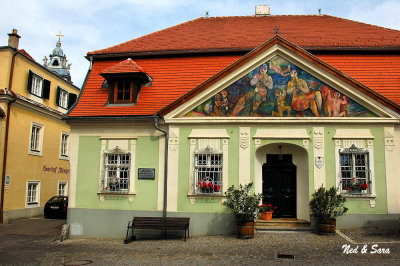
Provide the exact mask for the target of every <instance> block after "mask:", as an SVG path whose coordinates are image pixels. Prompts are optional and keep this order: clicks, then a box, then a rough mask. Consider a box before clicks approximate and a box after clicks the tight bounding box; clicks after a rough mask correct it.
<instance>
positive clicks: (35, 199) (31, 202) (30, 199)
mask: <svg viewBox="0 0 400 266" xmlns="http://www.w3.org/2000/svg"><path fill="white" fill-rule="evenodd" d="M33 187H34V188H35V190H32V188H33ZM32 191H34V192H35V193H34V195H32ZM25 201H26V207H28V208H32V207H38V206H40V181H27V182H26V197H25Z"/></svg>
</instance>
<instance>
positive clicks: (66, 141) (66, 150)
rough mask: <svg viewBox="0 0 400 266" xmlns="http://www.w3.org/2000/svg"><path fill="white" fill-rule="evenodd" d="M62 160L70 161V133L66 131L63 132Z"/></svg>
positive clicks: (61, 144)
mask: <svg viewBox="0 0 400 266" xmlns="http://www.w3.org/2000/svg"><path fill="white" fill-rule="evenodd" d="M60 159H64V160H68V159H69V133H67V132H64V131H62V132H61V140H60Z"/></svg>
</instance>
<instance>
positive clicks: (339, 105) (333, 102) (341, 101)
mask: <svg viewBox="0 0 400 266" xmlns="http://www.w3.org/2000/svg"><path fill="white" fill-rule="evenodd" d="M332 92H333V96H332ZM325 104H326V110H327V115H328V116H346V113H347V112H346V109H345V108H344V107H345V106H346V105H347V104H348V101H347V97H346V96H344V95H343V98H342V97H341V94H340V92H338V91H332V90H329V91H328V95H327V98H326V100H325Z"/></svg>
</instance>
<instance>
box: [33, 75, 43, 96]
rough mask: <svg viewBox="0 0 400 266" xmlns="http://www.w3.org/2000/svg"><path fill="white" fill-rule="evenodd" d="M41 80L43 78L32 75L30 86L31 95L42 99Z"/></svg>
mask: <svg viewBox="0 0 400 266" xmlns="http://www.w3.org/2000/svg"><path fill="white" fill-rule="evenodd" d="M43 80H44V78H42V77H40V76H38V75H36V74H34V73H33V74H32V85H31V93H32V94H34V95H36V96H38V97H42V88H43Z"/></svg>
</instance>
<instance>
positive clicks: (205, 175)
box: [194, 149, 222, 194]
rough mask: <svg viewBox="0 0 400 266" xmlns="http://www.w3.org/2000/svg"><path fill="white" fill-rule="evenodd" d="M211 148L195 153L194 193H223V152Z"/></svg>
mask: <svg viewBox="0 0 400 266" xmlns="http://www.w3.org/2000/svg"><path fill="white" fill-rule="evenodd" d="M210 150H211V149H208V151H207V150H206V151H204V152H196V153H195V154H194V177H195V178H194V179H195V182H194V193H195V194H221V193H222V153H220V152H212V151H210Z"/></svg>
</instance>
